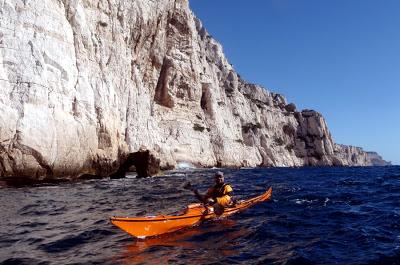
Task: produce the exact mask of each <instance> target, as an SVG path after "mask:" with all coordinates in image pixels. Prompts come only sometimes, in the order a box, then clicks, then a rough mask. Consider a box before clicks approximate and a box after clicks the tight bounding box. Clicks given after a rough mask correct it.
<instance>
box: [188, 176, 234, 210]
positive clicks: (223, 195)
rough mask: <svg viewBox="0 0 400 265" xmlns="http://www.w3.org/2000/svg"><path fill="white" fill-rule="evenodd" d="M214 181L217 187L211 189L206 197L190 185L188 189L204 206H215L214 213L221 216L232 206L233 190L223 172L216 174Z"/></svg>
mask: <svg viewBox="0 0 400 265" xmlns="http://www.w3.org/2000/svg"><path fill="white" fill-rule="evenodd" d="M214 179H215V185H214V186H213V187H211V188H209V189H208V190H207V193H206V194H205V195H201V194H200V193H199V192H198V190H196V189H195V188H193V187H192V186H191V185H190V183H188V185H189V186H188V188H190V189H191V190H192V191H193V192H194V194H195V195H196V197H197V198H198V199H199V200H200V201H202V202H203V203H204V204H207V205H210V206H213V208H214V212H215V213H216V214H218V215H219V214H222V213H223V211H224V208H225V207H227V206H229V205H230V204H232V194H233V189H232V186H231V185H229V184H227V183H225V180H224V173H223V172H221V171H218V172H216V173H215V175H214Z"/></svg>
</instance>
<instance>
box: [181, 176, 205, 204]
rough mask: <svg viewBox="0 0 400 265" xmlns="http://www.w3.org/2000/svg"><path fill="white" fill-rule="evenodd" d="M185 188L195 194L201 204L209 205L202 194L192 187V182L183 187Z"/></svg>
mask: <svg viewBox="0 0 400 265" xmlns="http://www.w3.org/2000/svg"><path fill="white" fill-rule="evenodd" d="M183 188H184V189H186V190H191V191H192V192H193V193H194V195H195V196H196V198H197V199H198V200H199V201H200V202H201V203H204V204H207V201H206V200H205V199H204V197H203V196H201V194H200V193H199V191H198V190H197V189H195V188H194V187H193V186H192V183H190V181H188V182H187V183H186V184H185V185H184V186H183Z"/></svg>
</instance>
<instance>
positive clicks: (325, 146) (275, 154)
mask: <svg viewBox="0 0 400 265" xmlns="http://www.w3.org/2000/svg"><path fill="white" fill-rule="evenodd" d="M0 126H1V127H0V176H2V177H12V176H22V177H30V178H37V179H43V178H50V177H63V178H68V177H71V178H74V177H78V176H79V175H82V174H97V175H102V176H105V175H108V174H109V173H110V172H111V171H113V170H115V169H116V168H117V166H118V164H119V163H120V161H119V159H120V158H121V156H123V155H124V154H127V153H130V152H135V151H137V150H139V149H140V148H146V149H148V150H150V151H151V152H152V153H153V154H154V155H155V156H156V157H157V158H159V159H160V160H161V165H162V166H163V167H174V166H176V164H177V163H179V162H187V163H191V164H193V165H197V166H204V167H210V166H215V165H220V166H302V165H369V164H371V160H368V158H367V157H366V155H365V152H363V151H360V150H359V149H357V150H356V149H352V148H351V147H344V146H339V147H338V145H335V143H334V142H333V141H332V137H331V135H330V133H329V131H328V128H327V126H326V123H325V121H324V119H323V117H322V116H321V115H320V114H318V113H317V112H314V111H303V112H296V111H295V107H294V105H293V104H289V105H288V104H287V103H286V100H285V99H284V98H283V97H282V96H281V95H279V94H275V93H272V92H269V91H267V90H265V89H263V88H261V87H259V86H256V85H252V84H249V83H247V82H245V81H244V80H242V79H241V78H240V76H239V75H238V74H237V73H236V72H235V70H234V69H233V68H232V66H231V65H230V64H229V62H228V61H227V59H226V58H225V56H224V54H223V52H222V47H221V45H220V44H219V43H217V42H216V41H215V40H214V39H213V38H212V37H211V36H210V35H209V34H208V33H207V31H206V30H205V29H204V27H203V26H202V24H201V22H200V21H199V20H198V19H196V18H195V17H194V15H193V14H192V12H191V11H190V9H189V7H188V2H187V0H158V1H157V0H134V1H131V0H107V1H106V0H90V1H88V0H24V1H22V0H2V1H0ZM353 155H355V156H356V158H354V157H353Z"/></svg>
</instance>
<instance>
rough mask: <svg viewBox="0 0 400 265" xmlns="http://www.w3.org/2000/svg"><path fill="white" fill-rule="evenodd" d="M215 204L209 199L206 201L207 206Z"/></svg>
mask: <svg viewBox="0 0 400 265" xmlns="http://www.w3.org/2000/svg"><path fill="white" fill-rule="evenodd" d="M214 203H215V201H214V200H213V199H211V198H209V199H207V204H208V205H213V204H214Z"/></svg>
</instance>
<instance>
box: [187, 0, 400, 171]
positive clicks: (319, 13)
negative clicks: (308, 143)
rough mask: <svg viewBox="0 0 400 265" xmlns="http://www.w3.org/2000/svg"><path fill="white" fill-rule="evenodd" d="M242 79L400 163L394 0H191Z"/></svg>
mask: <svg viewBox="0 0 400 265" xmlns="http://www.w3.org/2000/svg"><path fill="white" fill-rule="evenodd" d="M190 6H191V8H192V10H193V12H194V13H195V15H196V16H197V17H199V18H200V19H201V20H202V22H203V24H204V25H205V26H206V28H207V30H208V31H209V33H210V34H211V35H212V36H213V37H214V38H215V39H217V40H218V41H219V42H221V44H222V46H223V47H224V52H225V54H226V56H227V58H228V59H229V61H230V62H231V63H232V64H233V65H234V68H235V69H236V70H237V71H238V73H239V74H240V75H241V76H242V77H243V78H244V79H246V80H247V81H249V82H252V83H256V84H260V85H262V86H264V87H266V88H268V89H269V90H271V91H274V92H277V93H281V94H283V95H284V96H285V97H286V98H287V100H288V102H293V103H295V104H296V106H297V108H298V109H306V108H307V109H314V110H317V111H319V112H320V113H322V114H323V115H324V117H325V119H326V121H327V123H328V127H329V129H330V131H331V133H332V136H333V138H334V141H335V142H337V143H341V144H348V145H355V146H360V147H363V148H364V150H366V151H377V152H378V153H379V154H381V155H382V156H383V158H384V159H386V160H390V161H392V162H393V163H394V164H398V165H400V103H399V100H400V1H398V0H384V1H381V0H374V1H373V0H253V1H238V0H236V1H232V0H217V1H216V0H190Z"/></svg>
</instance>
